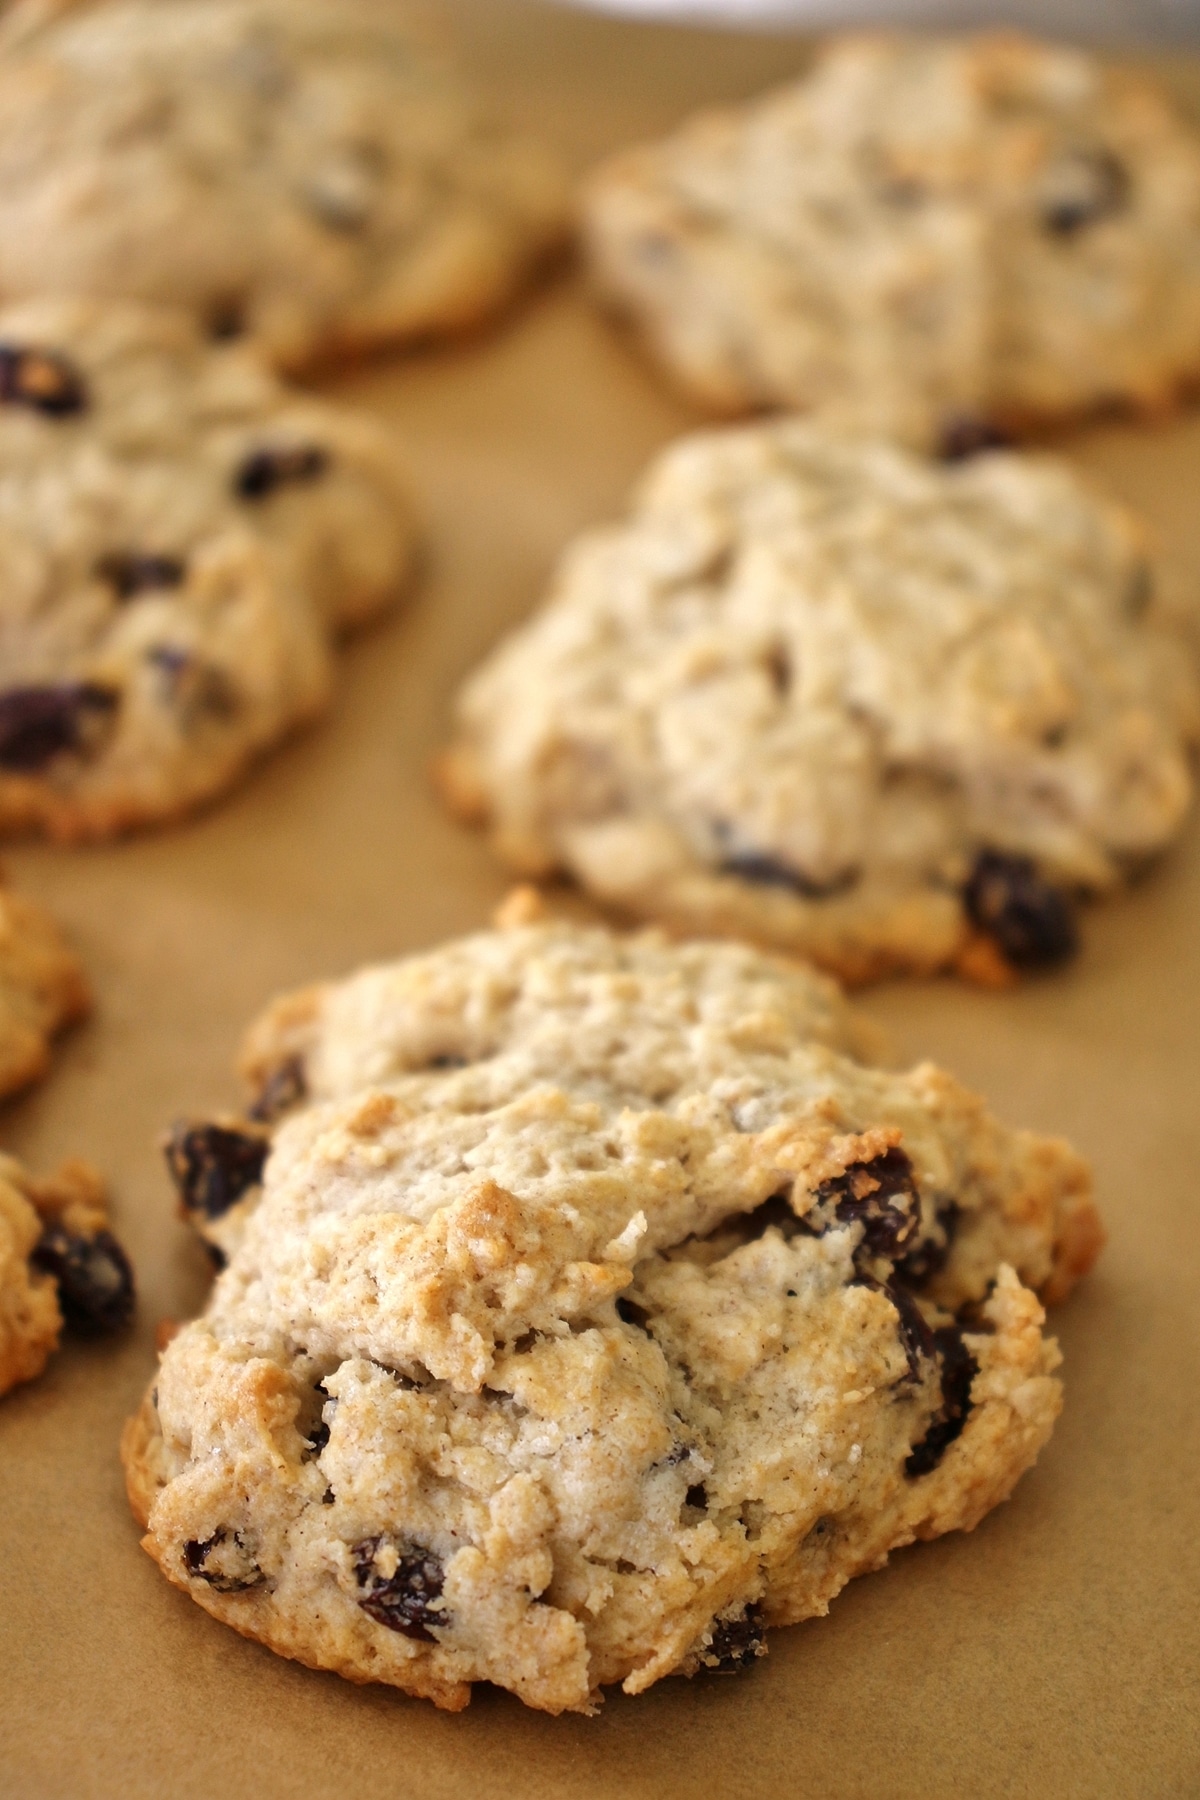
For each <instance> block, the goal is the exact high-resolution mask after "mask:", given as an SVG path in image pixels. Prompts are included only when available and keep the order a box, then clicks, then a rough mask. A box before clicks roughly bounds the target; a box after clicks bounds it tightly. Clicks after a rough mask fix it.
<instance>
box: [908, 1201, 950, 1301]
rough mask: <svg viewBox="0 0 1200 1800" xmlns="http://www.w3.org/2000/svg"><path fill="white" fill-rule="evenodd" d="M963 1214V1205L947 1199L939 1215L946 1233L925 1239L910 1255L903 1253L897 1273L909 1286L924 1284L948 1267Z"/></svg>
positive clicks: (940, 1225)
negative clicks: (951, 1247) (947, 1263)
mask: <svg viewBox="0 0 1200 1800" xmlns="http://www.w3.org/2000/svg"><path fill="white" fill-rule="evenodd" d="M961 1213H962V1208H961V1207H960V1206H959V1205H958V1203H957V1201H954V1200H950V1201H947V1203H946V1205H945V1206H939V1207H938V1209H937V1215H936V1217H937V1222H938V1228H939V1230H940V1231H941V1234H942V1236H941V1239H940V1241H939V1239H938V1238H936V1237H927V1238H922V1239H921V1241H920V1243H919V1244H917V1245H916V1246H915V1247H914V1248H913V1249H912V1250H910V1251H909V1252H908V1255H907V1256H902V1257H901V1258H900V1260H899V1261H898V1262H897V1264H896V1274H897V1275H898V1276H899V1277H900V1279H901V1280H902V1281H903V1282H904V1284H905V1286H906V1287H910V1288H921V1287H924V1286H925V1285H926V1283H927V1282H930V1281H932V1280H933V1277H934V1276H935V1275H939V1274H940V1273H941V1271H942V1270H943V1269H944V1268H945V1266H946V1258H947V1257H948V1256H949V1254H950V1246H951V1244H952V1243H953V1242H954V1233H955V1232H956V1231H957V1229H958V1221H959V1218H960V1216H961Z"/></svg>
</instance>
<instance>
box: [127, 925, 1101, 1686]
mask: <svg viewBox="0 0 1200 1800" xmlns="http://www.w3.org/2000/svg"><path fill="white" fill-rule="evenodd" d="M857 1043H858V1033H857V1030H856V1027H855V1023H854V1021H853V1019H852V1018H851V1016H850V1015H849V1014H848V1013H847V1011H846V1009H845V1006H844V1004H843V1002H842V1001H841V999H840V998H839V996H838V995H837V993H836V992H835V991H834V990H833V989H832V988H831V987H830V986H829V985H827V984H826V983H825V982H824V981H823V980H822V979H821V978H820V977H818V976H816V975H815V974H814V973H813V972H812V971H808V970H805V969H803V968H797V967H794V966H792V965H789V964H787V963H785V962H783V961H776V960H773V959H771V958H769V957H766V956H764V955H762V954H760V953H757V952H755V951H752V950H750V949H747V948H745V947H743V946H737V945H730V944H723V943H694V944H690V945H681V946H677V945H671V944H670V943H668V942H667V941H666V940H665V939H663V938H660V937H657V936H654V935H646V936H642V937H637V938H633V939H630V940H622V939H620V938H617V937H614V936H612V935H610V934H609V933H607V932H605V931H602V930H596V929H590V930H588V929H583V928H580V927H578V926H570V925H529V926H523V927H519V928H513V929H510V930H505V931H497V932H491V933H484V934H481V935H479V936H476V937H473V938H469V939H467V940H465V941H462V942H459V943H454V944H450V945H448V946H447V947H446V948H444V949H442V950H439V951H435V952H433V953H432V954H429V955H424V956H416V957H412V958H409V959H407V960H405V961H403V962H400V963H397V964H393V965H391V966H388V967H382V968H376V969H369V970H366V971H365V972H363V973H361V974H359V975H357V976H354V977H352V978H351V979H349V980H348V981H344V982H341V983H337V984H333V985H328V986H324V987H318V988H314V989H309V990H307V991H306V992H304V993H301V994H299V995H295V996H292V997H291V998H289V999H288V1000H285V1001H284V1002H282V1003H280V1004H279V1005H277V1006H276V1007H275V1008H273V1009H272V1010H271V1011H270V1012H269V1013H268V1014H267V1015H266V1017H265V1018H264V1019H262V1020H261V1021H260V1022H259V1024H258V1025H257V1027H255V1029H254V1030H253V1032H252V1034H251V1038H250V1042H249V1045H248V1050H247V1065H248V1069H249V1071H250V1072H251V1073H252V1076H253V1079H254V1081H255V1084H256V1087H257V1089H258V1094H259V1101H258V1110H259V1112H260V1113H261V1112H264V1111H270V1110H272V1109H273V1108H274V1107H276V1106H279V1105H282V1106H283V1107H284V1109H285V1112H284V1116H283V1117H282V1118H281V1120H279V1121H278V1122H276V1124H275V1125H274V1127H273V1135H272V1137H271V1147H270V1153H269V1155H268V1156H267V1159H266V1162H265V1167H264V1166H263V1163H262V1159H261V1157H260V1158H259V1161H258V1171H257V1174H256V1175H252V1176H251V1179H252V1180H257V1179H258V1177H259V1176H261V1187H260V1189H259V1190H258V1195H257V1200H256V1203H255V1204H253V1205H248V1204H247V1203H248V1201H249V1192H248V1190H245V1189H242V1190H241V1192H242V1196H243V1197H242V1200H241V1201H237V1198H236V1196H237V1191H238V1190H239V1184H240V1182H241V1179H242V1177H243V1176H244V1175H245V1174H246V1167H243V1169H242V1170H241V1172H240V1174H235V1176H234V1178H233V1179H231V1180H230V1181H229V1182H228V1183H227V1186H226V1192H227V1194H231V1195H233V1196H234V1199H235V1203H237V1204H241V1205H242V1206H243V1207H244V1208H245V1210H244V1211H243V1215H242V1218H241V1223H240V1229H239V1231H238V1233H237V1236H236V1241H235V1242H234V1243H232V1244H231V1245H230V1248H231V1249H232V1256H231V1259H230V1262H229V1266H228V1268H227V1269H226V1270H225V1271H224V1273H223V1274H221V1275H220V1276H219V1277H218V1278H217V1281H216V1284H215V1287H214V1290H213V1294H212V1298H211V1300H210V1303H209V1305H208V1307H207V1309H206V1311H205V1312H204V1314H203V1315H202V1317H201V1318H200V1319H198V1320H197V1321H195V1322H194V1323H193V1324H191V1325H188V1326H186V1327H185V1328H184V1329H183V1330H182V1331H181V1332H180V1333H179V1334H178V1336H176V1337H175V1338H174V1340H173V1341H172V1342H171V1344H170V1345H169V1346H168V1348H167V1349H166V1351H165V1353H164V1356H163V1359H162V1363H161V1367H160V1370H159V1373H158V1377H157V1380H156V1382H155V1384H154V1387H153V1388H152V1390H151V1392H150V1393H149V1394H148V1396H147V1398H146V1400H145V1402H144V1405H143V1407H142V1409H141V1411H140V1412H139V1413H138V1415H137V1416H136V1417H135V1418H134V1419H133V1420H131V1421H130V1424H129V1426H128V1427H127V1430H126V1434H125V1440H124V1457H125V1465H126V1471H127V1478H128V1485H129V1492H130V1497H131V1501H132V1505H133V1508H134V1511H135V1513H136V1515H137V1516H138V1518H139V1519H140V1520H142V1521H143V1522H145V1523H146V1524H147V1526H148V1529H147V1534H146V1536H145V1538H144V1540H143V1541H144V1545H145V1548H146V1549H147V1550H148V1551H149V1553H150V1554H151V1556H153V1557H154V1558H155V1560H156V1561H157V1562H158V1563H159V1564H160V1566H161V1568H162V1570H163V1572H164V1573H165V1574H166V1575H167V1577H168V1578H169V1579H170V1580H171V1581H173V1582H174V1583H176V1584H177V1585H178V1586H180V1587H181V1588H183V1589H184V1590H185V1591H186V1592H188V1593H189V1594H191V1596H192V1597H193V1598H194V1599H195V1600H196V1601H197V1602H198V1603H199V1604H200V1605H201V1606H203V1607H204V1608H205V1609H206V1610H207V1611H209V1612H211V1613H213V1614H214V1615H215V1616H216V1617H217V1618H219V1619H222V1620H224V1621H226V1622H227V1623H229V1624H231V1625H233V1626H234V1628H235V1629H236V1630H238V1631H240V1632H242V1633H243V1634H244V1635H246V1636H249V1637H253V1638H257V1639H259V1640H260V1641H261V1642H263V1643H266V1644H268V1645H269V1646H271V1647H272V1648H273V1649H275V1650H276V1651H278V1652H280V1653H281V1654H283V1655H286V1656H291V1657H295V1658H297V1659H298V1660H300V1661H302V1662H306V1663H309V1664H310V1665H313V1666H317V1667H321V1668H328V1669H334V1670H336V1671H338V1672H339V1673H341V1674H343V1675H346V1676H348V1677H349V1678H351V1679H352V1680H357V1681H383V1682H389V1683H391V1684H392V1685H394V1686H397V1687H400V1688H403V1689H405V1690H407V1691H408V1692H410V1693H413V1694H418V1695H423V1696H426V1697H428V1698H430V1699H432V1700H434V1701H435V1702H436V1703H437V1704H438V1705H439V1706H442V1707H446V1708H448V1709H452V1710H453V1709H457V1708H459V1707H462V1706H464V1705H466V1703H467V1701H468V1699H469V1697H470V1689H471V1684H472V1683H473V1682H475V1681H480V1680H485V1681H490V1682H494V1683H497V1684H498V1685H500V1686H502V1687H506V1688H508V1689H510V1690H511V1691H512V1692H513V1693H515V1694H517V1695H518V1696H519V1697H520V1698H521V1699H522V1700H524V1701H525V1702H526V1703H527V1704H529V1705H530V1706H534V1707H538V1708H541V1709H544V1710H545V1711H548V1712H552V1713H557V1712H562V1711H565V1710H572V1711H581V1712H588V1711H591V1710H592V1709H593V1708H594V1707H595V1705H596V1704H597V1703H598V1701H599V1700H600V1698H601V1690H602V1689H603V1687H604V1686H606V1685H607V1684H610V1683H614V1682H620V1683H621V1684H622V1685H623V1686H624V1688H625V1690H626V1691H627V1692H630V1693H637V1692H640V1691H641V1690H643V1689H645V1688H647V1687H649V1686H650V1685H651V1683H652V1682H654V1681H656V1680H658V1679H659V1677H660V1676H663V1675H667V1674H671V1673H682V1674H694V1673H697V1672H699V1671H701V1670H703V1669H706V1668H712V1669H730V1670H732V1669H738V1668H743V1667H745V1666H746V1665H747V1664H749V1663H750V1662H752V1661H753V1660H754V1659H755V1658H756V1657H758V1656H759V1655H761V1654H762V1653H763V1651H764V1649H765V1643H764V1631H765V1630H766V1628H767V1627H769V1626H772V1625H782V1624H786V1623H789V1622H792V1621H795V1620H799V1619H803V1618H808V1617H811V1616H813V1615H814V1614H821V1613H824V1612H825V1611H826V1610H827V1608H828V1605H829V1602H830V1600H831V1599H832V1598H833V1596H834V1595H835V1594H836V1593H837V1592H838V1590H839V1589H840V1588H841V1587H842V1586H843V1585H844V1584H845V1583H846V1582H847V1581H848V1580H849V1579H850V1578H851V1577H852V1576H854V1575H856V1574H859V1573H862V1572H864V1571H866V1570H868V1569H872V1568H877V1567H878V1566H880V1564H881V1563H883V1562H884V1561H885V1560H886V1558H887V1556H888V1553H889V1551H890V1550H892V1549H893V1548H895V1547H897V1546H899V1545H902V1544H906V1543H909V1542H911V1541H912V1540H913V1539H914V1538H923V1537H932V1536H935V1535H937V1534H939V1533H941V1532H944V1531H949V1530H952V1529H956V1528H962V1529H969V1528H970V1527H972V1526H973V1525H975V1524H976V1523H977V1522H978V1520H979V1519H980V1518H981V1517H982V1516H983V1514H984V1513H985V1512H986V1511H987V1510H988V1509H989V1508H990V1507H991V1506H993V1505H995V1504H996V1503H997V1502H998V1501H1000V1500H1002V1499H1003V1498H1004V1497H1005V1496H1006V1495H1007V1494H1008V1493H1009V1491H1010V1490H1011V1488H1012V1486H1013V1484H1014V1483H1015V1481H1016V1480H1017V1478H1018V1477H1019V1475H1020V1474H1021V1472H1022V1471H1023V1470H1024V1469H1026V1468H1027V1467H1028V1466H1029V1465H1030V1463H1031V1462H1032V1461H1033V1460H1034V1458H1035V1457H1036V1455H1037V1453H1038V1451H1039V1449H1040V1448H1041V1446H1042V1445H1043V1444H1044V1443H1045V1441H1046V1438H1047V1436H1048V1435H1049V1433H1050V1430H1051V1427H1052V1425H1053V1422H1054V1419H1055V1416H1056V1414H1057V1412H1058V1409H1059V1405H1060V1388H1059V1383H1058V1381H1057V1380H1056V1379H1055V1378H1054V1373H1053V1371H1054V1369H1055V1367H1056V1365H1057V1362H1058V1360H1059V1359H1058V1352H1057V1349H1056V1346H1055V1345H1054V1343H1053V1341H1052V1340H1049V1339H1047V1338H1045V1337H1043V1335H1042V1331H1041V1326H1042V1322H1043V1314H1042V1308H1041V1305H1040V1304H1039V1300H1038V1297H1037V1293H1036V1292H1035V1290H1041V1292H1042V1295H1043V1298H1046V1297H1055V1296H1058V1295H1060V1294H1062V1293H1064V1292H1065V1291H1066V1290H1067V1288H1068V1287H1069V1286H1070V1284H1071V1282H1072V1281H1073V1279H1074V1278H1075V1277H1076V1276H1077V1275H1079V1274H1080V1273H1082V1272H1083V1271H1084V1270H1085V1269H1086V1268H1087V1266H1088V1264H1089V1263H1090V1262H1091V1260H1092V1258H1093V1257H1094V1255H1095V1253H1096V1250H1097V1249H1098V1247H1099V1227H1098V1225H1097V1222H1096V1218H1095V1213H1094V1211H1093V1209H1092V1204H1091V1199H1090V1190H1089V1179H1088V1174H1087V1170H1086V1167H1085V1166H1084V1165H1083V1164H1082V1163H1081V1162H1080V1160H1079V1158H1078V1157H1076V1156H1075V1154H1074V1153H1073V1152H1072V1151H1071V1150H1070V1149H1069V1148H1068V1147H1067V1146H1066V1145H1065V1144H1062V1143H1059V1142H1056V1141H1053V1140H1048V1139H1043V1138H1037V1137H1034V1136H1032V1135H1031V1134H1028V1133H1023V1132H1015V1131H1010V1130H1007V1129H1005V1128H1004V1127H1002V1126H1000V1125H998V1124H997V1123H996V1122H995V1121H994V1120H993V1119H991V1117H990V1116H989V1115H988V1113H987V1111H986V1110H985V1108H984V1106H983V1104H982V1103H981V1102H980V1101H979V1100H978V1099H977V1098H976V1097H975V1096H974V1095H972V1094H970V1093H968V1092H967V1091H966V1090H965V1089H963V1088H961V1087H959V1086H958V1084H957V1083H956V1082H954V1081H953V1080H952V1079H951V1078H950V1077H949V1076H947V1075H944V1074H942V1073H941V1072H940V1071H939V1070H937V1069H935V1068H933V1067H932V1066H931V1065H928V1064H926V1065H922V1066H920V1067H918V1068H915V1069H912V1070H910V1071H909V1072H907V1073H904V1074H895V1073H890V1072H886V1071H884V1070H882V1069H880V1068H877V1067H873V1066H871V1065H870V1064H869V1063H867V1062H866V1061H864V1060H862V1059H861V1057H860V1056H859V1055H856V1054H854V1050H855V1047H856V1045H857ZM231 1135H232V1134H231ZM252 1135H253V1141H254V1142H255V1143H256V1144H257V1143H261V1142H262V1141H263V1138H262V1136H261V1134H260V1133H258V1132H257V1131H256V1132H255V1133H254V1134H252ZM208 1147H209V1149H210V1150H212V1149H213V1145H212V1143H211V1142H210V1144H209V1146H208ZM201 1160H202V1162H203V1166H204V1168H205V1170H206V1171H207V1174H208V1176H210V1177H211V1176H212V1173H213V1170H214V1169H215V1168H216V1167H218V1166H219V1164H220V1162H221V1155H220V1154H216V1155H215V1157H209V1158H208V1159H207V1160H204V1159H201ZM252 1163H253V1157H249V1158H248V1163H247V1166H249V1165H252ZM208 1193H209V1197H210V1199H215V1197H216V1185H215V1184H214V1183H213V1182H212V1181H211V1180H210V1181H209V1188H208Z"/></svg>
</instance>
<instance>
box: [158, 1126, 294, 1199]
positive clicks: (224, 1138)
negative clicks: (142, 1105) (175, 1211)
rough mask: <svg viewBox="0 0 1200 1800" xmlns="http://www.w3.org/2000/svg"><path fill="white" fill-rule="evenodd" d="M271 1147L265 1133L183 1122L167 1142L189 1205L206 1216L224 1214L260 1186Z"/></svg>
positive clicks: (169, 1163)
mask: <svg viewBox="0 0 1200 1800" xmlns="http://www.w3.org/2000/svg"><path fill="white" fill-rule="evenodd" d="M269 1149H270V1143H269V1141H268V1140H267V1138H265V1137H263V1136H261V1135H260V1134H258V1133H251V1132H248V1131H234V1130H232V1129H231V1128H230V1127H229V1126H226V1125H185V1124H179V1125H176V1127H175V1129H174V1131H172V1133H171V1135H170V1137H169V1138H168V1139H167V1142H166V1144H165V1145H164V1151H165V1154H166V1158H167V1167H168V1169H170V1171H171V1179H172V1180H173V1181H174V1183H175V1186H176V1188H177V1189H178V1191H179V1198H180V1200H181V1201H182V1202H183V1205H184V1208H185V1210H186V1211H187V1212H192V1213H200V1214H201V1215H202V1216H203V1217H204V1218H206V1219H219V1218H220V1217H221V1215H222V1214H223V1213H227V1212H228V1211H229V1208H230V1207H231V1206H232V1205H233V1204H234V1203H235V1201H238V1200H240V1199H241V1197H242V1195H243V1194H247V1193H249V1191H250V1189H251V1188H254V1187H257V1186H258V1184H259V1182H260V1181H261V1180H262V1172H263V1164H264V1163H265V1162H266V1160H267V1152H268V1151H269Z"/></svg>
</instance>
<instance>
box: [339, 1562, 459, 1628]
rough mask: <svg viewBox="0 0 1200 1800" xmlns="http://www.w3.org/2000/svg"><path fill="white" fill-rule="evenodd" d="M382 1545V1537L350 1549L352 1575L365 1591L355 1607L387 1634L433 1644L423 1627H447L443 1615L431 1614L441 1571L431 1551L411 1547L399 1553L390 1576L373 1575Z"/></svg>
mask: <svg viewBox="0 0 1200 1800" xmlns="http://www.w3.org/2000/svg"><path fill="white" fill-rule="evenodd" d="M386 1541H387V1540H386V1539H385V1538H383V1537H371V1538H364V1539H363V1540H362V1542H361V1543H359V1544H355V1546H354V1550H353V1553H352V1554H353V1556H354V1573H355V1575H356V1577H357V1580H358V1585H359V1587H360V1588H363V1589H364V1590H365V1592H364V1593H363V1594H362V1595H361V1596H360V1597H359V1602H358V1604H359V1605H360V1606H361V1607H362V1609H363V1611H364V1612H365V1613H366V1614H367V1615H368V1617H370V1618H372V1619H374V1620H375V1621H376V1623H377V1624H379V1625H386V1626H387V1628H388V1630H389V1631H401V1632H403V1633H404V1636H405V1637H411V1638H421V1639H423V1640H424V1641H425V1642H426V1643H430V1642H432V1641H433V1640H432V1636H431V1634H430V1632H429V1631H428V1630H427V1629H426V1626H427V1625H448V1624H449V1623H450V1620H449V1616H448V1615H447V1614H446V1613H444V1612H442V1611H441V1610H440V1609H439V1610H434V1602H435V1601H436V1600H438V1599H440V1597H441V1592H442V1584H443V1581H444V1580H445V1570H444V1569H443V1568H442V1565H441V1563H440V1562H439V1560H438V1558H437V1557H436V1556H434V1555H433V1553H432V1552H431V1551H429V1550H422V1549H420V1548H419V1547H417V1546H416V1545H413V1546H412V1547H411V1548H409V1549H407V1550H402V1551H401V1552H400V1554H399V1560H398V1561H397V1563H396V1569H395V1573H394V1574H392V1575H387V1576H381V1575H379V1574H377V1573H376V1570H375V1559H376V1557H377V1556H378V1555H379V1552H380V1550H381V1549H382V1548H383V1547H384V1544H385V1543H386Z"/></svg>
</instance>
